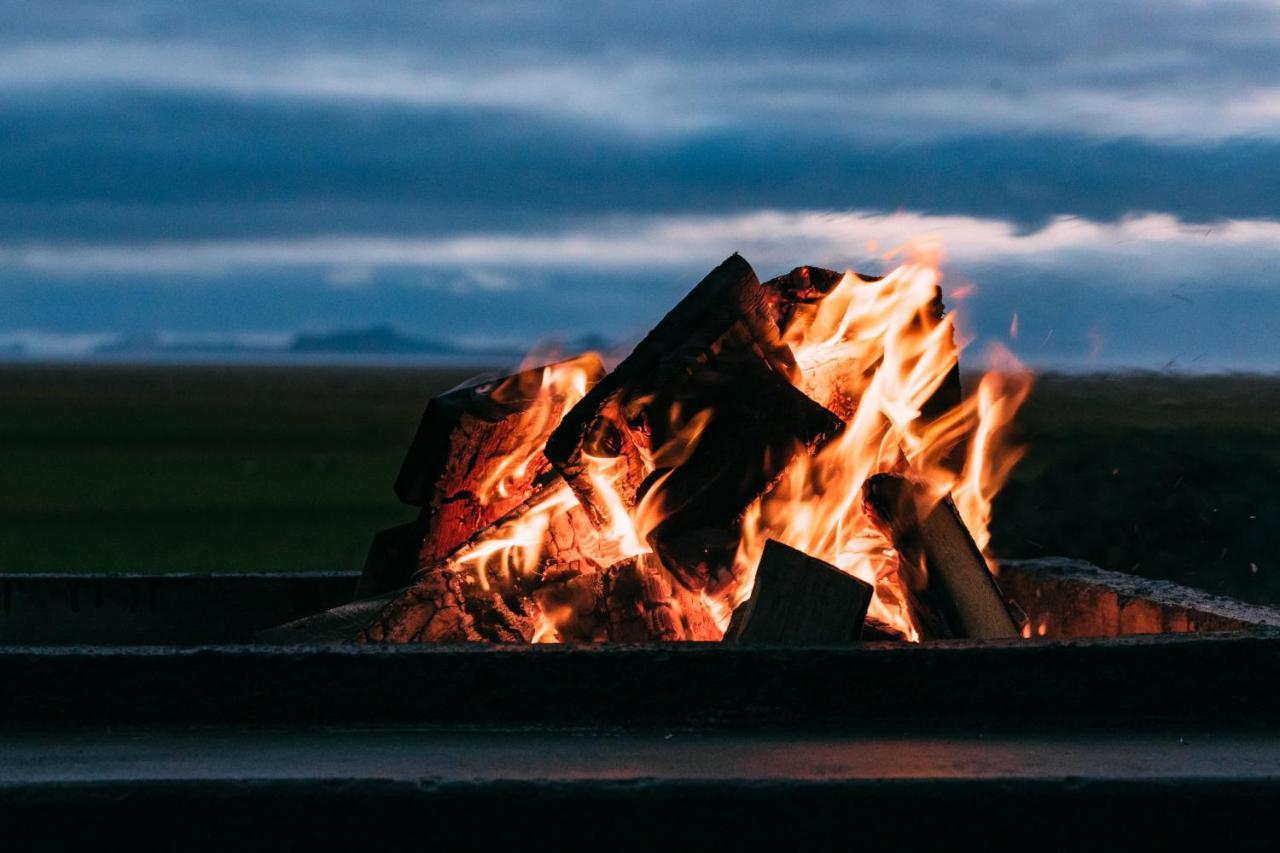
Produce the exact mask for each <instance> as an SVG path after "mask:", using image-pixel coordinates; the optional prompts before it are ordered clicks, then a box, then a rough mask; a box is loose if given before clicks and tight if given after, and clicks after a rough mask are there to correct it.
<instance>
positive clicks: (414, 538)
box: [355, 512, 427, 600]
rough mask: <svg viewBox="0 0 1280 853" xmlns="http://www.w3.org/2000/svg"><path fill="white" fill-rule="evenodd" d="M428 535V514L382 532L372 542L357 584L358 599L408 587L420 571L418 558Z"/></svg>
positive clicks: (356, 594) (420, 514)
mask: <svg viewBox="0 0 1280 853" xmlns="http://www.w3.org/2000/svg"><path fill="white" fill-rule="evenodd" d="M426 534H427V516H426V513H425V512H423V513H419V515H418V517H417V519H415V520H413V521H410V522H408V523H407V524H398V525H396V526H395V527H388V528H387V529H386V530H381V531H379V532H378V533H377V534H376V535H375V536H374V537H373V541H372V542H370V543H369V553H368V554H367V555H366V556H365V558H364V570H363V571H361V572H360V579H359V580H358V581H356V593H355V597H356V599H357V600H359V599H364V598H372V597H373V596H376V595H381V594H383V593H385V592H390V591H391V590H394V589H401V588H402V587H404V586H405V585H406V584H408V583H409V578H411V577H413V574H414V572H416V571H417V570H418V555H419V553H420V552H421V551H422V541H423V539H424V538H425V537H426Z"/></svg>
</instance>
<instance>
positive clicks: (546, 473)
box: [395, 354, 604, 565]
mask: <svg viewBox="0 0 1280 853" xmlns="http://www.w3.org/2000/svg"><path fill="white" fill-rule="evenodd" d="M568 370H579V371H581V373H582V375H583V376H584V377H585V379H586V384H587V386H588V387H590V386H591V385H593V384H594V383H596V382H598V381H599V380H600V378H601V377H602V376H604V365H603V364H602V363H601V362H600V359H599V358H598V357H597V356H595V355H594V354H588V355H584V356H579V357H578V358H575V359H570V360H568V361H562V362H559V363H557V364H553V365H547V366H545V367H538V368H533V369H530V370H524V371H521V372H519V373H516V374H514V375H511V376H505V377H500V378H480V379H477V380H471V381H469V382H467V383H465V384H463V385H461V386H459V387H457V388H454V389H453V390H451V391H449V392H447V393H445V394H442V395H440V396H439V397H436V398H435V399H433V400H432V401H431V402H430V403H428V404H427V408H426V411H425V412H424V413H423V416H422V422H421V423H420V424H419V426H418V431H417V434H416V435H415V436H414V439H413V443H412V444H411V445H410V447H409V451H408V453H407V455H406V456H405V459H404V463H403V465H402V466H401V468H400V475H399V476H398V477H397V478H396V483H395V489H396V494H397V495H398V496H399V497H400V499H401V500H402V501H404V502H405V503H408V504H411V505H414V506H421V507H423V510H424V514H425V516H426V530H425V534H424V545H423V549H422V555H421V560H420V564H421V565H430V564H432V563H434V562H435V561H436V560H439V559H441V558H443V557H445V556H447V555H449V554H451V553H452V552H453V551H454V550H455V549H457V548H458V547H459V546H460V545H462V544H463V543H464V542H466V541H467V539H469V538H470V537H472V536H473V535H474V534H475V533H476V532H477V531H479V530H482V529H484V528H485V527H487V526H489V525H490V524H492V523H493V522H494V521H496V520H497V519H499V518H501V517H502V516H504V515H506V514H507V513H509V512H510V511H511V510H513V509H515V508H516V507H518V506H519V505H520V504H521V503H522V502H524V501H525V500H526V499H527V498H529V497H530V496H531V495H532V494H534V493H535V492H537V491H538V490H539V489H540V488H541V487H542V486H544V485H545V484H546V482H547V481H548V480H549V479H550V478H551V466H550V463H549V462H548V461H547V459H546V457H545V456H544V455H543V452H542V447H543V445H544V444H545V442H546V439H547V437H548V436H549V435H550V434H551V431H552V430H553V429H554V428H555V426H556V424H557V423H559V421H560V417H561V415H562V414H563V413H564V408H565V402H566V400H565V394H564V393H563V389H560V393H557V389H556V388H555V387H552V386H549V385H548V384H547V383H546V382H545V381H544V380H545V378H546V377H547V375H548V371H557V372H562V371H568ZM499 484H501V488H499Z"/></svg>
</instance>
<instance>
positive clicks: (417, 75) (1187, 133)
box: [0, 0, 1280, 370]
mask: <svg viewBox="0 0 1280 853" xmlns="http://www.w3.org/2000/svg"><path fill="white" fill-rule="evenodd" d="M0 9H3V12H0V15H2V16H3V26H0V138H2V139H3V148H2V149H0V150H2V151H3V157H0V346H2V345H5V344H8V345H10V346H12V345H14V344H22V345H25V346H27V347H28V348H29V349H32V348H34V349H36V350H39V351H54V350H59V351H65V350H67V348H71V349H74V348H75V347H76V346H80V345H82V344H83V342H84V341H93V340H101V339H104V338H107V337H110V336H111V335H118V334H129V335H144V334H167V335H179V336H181V335H193V336H199V335H208V334H217V335H261V336H263V338H264V339H266V338H271V337H272V336H279V335H288V334H293V333H297V332H303V331H319V330H327V329H334V328H340V327H355V326H361V325H370V324H374V323H382V322H389V323H394V324H395V325H396V326H398V327H399V328H401V329H403V330H405V331H406V332H411V333H414V334H418V335H423V336H430V337H435V338H441V339H449V340H455V341H460V342H464V343H473V344H493V343H504V344H506V343H510V344H514V345H518V346H523V345H527V344H534V343H536V342H538V341H539V340H540V339H544V338H548V337H562V338H573V337H576V336H580V335H584V334H588V333H594V334H599V335H603V336H606V337H609V338H613V339H626V338H629V337H633V336H635V335H638V334H640V333H643V331H644V330H645V329H646V328H647V327H648V326H649V325H651V324H652V323H653V322H654V321H656V320H657V319H658V318H659V317H660V316H661V315H662V314H663V313H664V312H665V311H666V310H667V309H668V308H670V306H671V305H672V304H673V303H674V301H675V300H676V299H678V298H679V297H680V296H681V295H682V294H683V293H684V292H685V291H686V290H688V288H689V287H690V286H692V285H693V284H694V283H695V282H696V281H697V280H698V279H699V278H700V277H701V276H702V275H703V274H705V273H706V272H707V271H708V270H710V269H711V268H712V267H713V266H715V265H716V264H717V263H718V262H719V261H720V260H722V259H723V258H724V257H725V256H727V255H728V254H730V253H731V252H733V251H739V252H741V253H742V254H743V255H744V256H745V257H746V258H747V260H749V261H750V262H751V263H752V265H753V266H754V267H755V268H756V270H757V272H758V273H759V274H760V276H761V277H762V278H765V277H770V276H773V275H777V274H779V273H781V272H785V271H786V270H788V269H790V268H791V267H793V266H796V265H798V264H801V263H811V264H820V265H825V266H834V267H839V268H844V267H847V266H853V267H855V268H858V269H861V270H864V271H868V272H882V271H884V263H883V261H881V260H879V259H878V254H879V250H883V249H884V248H888V247H891V246H894V245H898V244H900V243H902V242H904V241H907V240H909V239H911V238H913V237H921V236H930V237H933V238H937V239H940V240H941V241H942V243H943V245H944V246H945V253H946V259H947V260H946V263H945V266H944V272H945V274H946V279H945V283H944V286H945V287H946V288H947V289H948V290H950V291H954V290H955V289H957V288H959V287H960V286H961V285H962V284H965V283H970V282H971V283H973V284H975V285H976V288H975V292H974V293H973V295H971V296H969V297H968V298H967V299H965V300H963V304H962V306H961V309H960V310H961V312H962V317H963V320H962V326H963V327H964V328H965V329H967V330H968V331H969V332H970V333H971V334H973V335H975V336H976V337H977V341H976V342H975V344H974V347H975V349H980V348H981V347H982V346H983V344H984V343H985V342H987V341H991V340H1006V339H1007V337H1008V330H1009V326H1010V321H1011V318H1012V315H1013V314H1014V313H1015V312H1017V314H1018V316H1019V329H1020V333H1019V336H1018V338H1017V340H1016V341H1014V342H1013V347H1014V349H1015V350H1016V351H1017V352H1018V353H1019V354H1020V355H1021V356H1022V357H1023V358H1024V359H1026V360H1028V361H1030V362H1031V363H1033V364H1044V365H1052V364H1073V365H1077V366H1089V365H1097V366H1098V367H1110V366H1117V365H1135V366H1145V367H1155V368H1162V367H1165V366H1168V365H1171V366H1173V367H1175V368H1185V369H1265V370H1274V369H1278V368H1280V346H1277V344H1276V343H1275V336H1276V327H1277V326H1280V272H1278V271H1277V270H1278V269H1280V4H1277V3H1275V2H1248V3H1235V2H1214V3H1208V2H1175V0H1151V2H1116V0H1081V2H1076V3H1030V2H992V0H982V2H973V3H968V2H961V3H946V4H919V5H918V6H915V7H911V6H907V5H906V4H903V3H901V2H884V3H865V2H864V3H832V4H820V3H815V4H803V5H802V4H796V3H794V2H792V3H773V4H760V3H753V4H743V3H740V2H732V3H729V2H724V3H661V4H653V3H636V4H626V5H624V4H616V5H615V4H609V5H605V6H602V7H599V8H588V7H587V6H586V5H585V4H581V3H563V4H554V3H538V4H525V3H512V4H501V3H484V2H465V3H458V4H447V3H444V4H427V3H405V4H395V3H359V2H355V0H346V2H321V0H306V1H305V2H298V3H284V2H272V3H259V2H245V3H239V2H220V3H203V4H187V3H164V2H127V0H118V2H113V3H109V4H103V3H84V4H77V3H71V2H57V1H56V0H54V2H50V0H44V2H39V3H36V2H33V3H18V2H12V0H10V2H4V3H3V4H2V5H0ZM869 241H874V243H875V244H876V245H877V246H878V247H879V249H878V250H877V251H871V250H870V249H869V248H868V243H869ZM1006 342H1007V341H1006Z"/></svg>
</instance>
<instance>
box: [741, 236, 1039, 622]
mask: <svg viewBox="0 0 1280 853" xmlns="http://www.w3.org/2000/svg"><path fill="white" fill-rule="evenodd" d="M940 282H941V275H940V273H939V270H938V267H937V263H936V260H935V259H933V258H930V257H928V256H922V257H919V258H916V259H913V260H911V261H909V262H907V263H905V264H903V265H901V266H899V267H898V268H896V269H895V270H893V271H892V272H890V273H889V274H888V275H886V276H885V277H884V278H883V279H881V280H879V281H876V282H870V283H868V282H865V281H863V280H861V279H859V278H857V277H856V276H854V275H852V274H846V275H845V276H844V278H843V279H842V280H841V281H840V282H839V284H838V285H836V287H835V288H833V289H832V291H831V292H830V294H829V295H827V296H826V297H825V298H824V299H823V300H822V301H821V302H820V303H819V304H818V305H817V306H816V307H814V309H813V310H812V311H811V312H810V316H808V317H805V318H801V322H797V323H795V324H793V326H792V328H791V329H790V330H789V333H788V335H787V338H786V341H785V342H786V343H787V344H788V345H789V346H790V347H791V349H792V351H793V352H794V354H795V357H796V362H797V364H798V365H799V368H800V372H801V382H800V384H801V387H802V388H803V390H805V391H806V392H807V393H808V394H809V395H810V396H812V397H813V398H814V399H815V400H817V401H818V402H820V403H823V404H824V405H826V406H828V408H831V409H833V411H837V412H841V413H842V414H843V413H844V412H845V411H848V412H849V413H850V415H849V417H848V426H847V428H846V430H845V431H844V432H843V433H842V434H841V435H840V437H839V438H838V439H837V440H836V441H834V442H832V443H831V444H829V445H828V446H827V447H825V448H824V449H823V450H822V451H821V452H820V453H818V454H817V455H816V456H813V457H800V458H798V459H797V460H796V462H795V463H793V464H792V466H791V467H790V469H789V470H788V472H787V475H786V477H785V479H784V480H783V482H782V483H781V484H779V486H778V487H777V488H775V489H774V490H773V491H772V492H771V493H770V494H768V495H766V496H765V497H764V498H763V499H762V500H761V501H760V502H758V503H757V504H756V505H755V506H753V507H752V508H751V510H749V512H748V514H747V518H746V519H745V522H744V525H743V535H742V540H741V543H740V545H739V548H738V553H737V556H736V559H735V575H736V576H737V577H739V578H741V579H742V583H741V584H740V585H739V586H738V587H737V588H736V589H735V590H732V591H731V593H730V594H729V600H730V602H731V603H732V604H737V603H739V602H740V601H742V600H743V599H745V598H746V596H747V595H748V594H749V593H750V589H751V583H752V580H753V578H754V572H755V566H756V564H757V563H758V562H759V559H760V553H761V551H762V550H763V548H764V543H765V541H766V540H767V539H770V538H773V539H777V540H779V541H780V542H782V543H783V544H786V545H790V546H792V547H794V548H798V549H799V550H802V551H804V552H806V553H808V554H811V555H812V556H815V557H818V558H819V559H822V560H826V561H827V562H829V563H831V564H832V565H834V566H836V567H837V568H839V569H841V570H842V571H844V572H847V573H849V574H851V575H854V576H855V577H858V578H860V579H862V580H864V581H866V582H867V583H870V584H872V586H874V587H875V592H876V594H875V598H874V599H873V601H872V604H871V608H870V610H869V612H868V618H869V619H871V620H874V621H875V622H878V623H880V624H881V625H882V626H884V627H885V628H888V629H890V630H891V631H893V632H895V633H898V634H901V635H902V636H905V637H906V638H908V639H912V640H915V639H918V636H919V634H918V631H917V628H916V625H915V624H914V622H913V620H912V617H911V615H910V612H909V610H908V608H907V604H906V600H905V597H904V594H903V590H902V587H901V585H900V583H899V581H898V577H897V570H898V565H897V555H896V553H895V552H894V549H893V546H892V544H891V543H890V542H889V541H888V540H887V539H886V538H885V537H884V535H883V534H882V533H881V532H880V530H879V529H878V528H877V527H876V526H875V525H874V524H873V523H872V520H871V518H870V516H869V514H868V513H867V511H866V509H865V508H864V506H863V502H862V486H863V483H864V482H865V481H866V479H867V478H868V477H870V476H871V475H872V474H876V473H879V472H882V471H893V472H896V473H901V474H906V475H908V476H911V477H912V478H914V479H918V480H921V481H923V482H926V483H928V484H929V487H930V491H931V492H932V494H933V495H934V496H935V497H936V498H937V499H938V500H941V499H942V498H943V497H944V496H946V495H947V494H948V493H951V494H952V496H953V498H954V500H955V502H956V505H957V508H958V509H959V511H960V513H961V517H962V518H963V519H964V521H965V523H966V525H967V526H968V527H969V530H970V532H971V533H972V534H973V536H974V539H975V541H976V542H977V544H978V546H979V547H980V548H984V549H985V547H986V545H987V543H988V542H989V540H990V534H989V531H988V523H989V521H990V517H991V501H992V499H993V498H994V496H995V494H996V493H997V492H998V491H999V489H1000V487H1001V486H1002V485H1003V484H1004V482H1005V480H1006V479H1007V477H1008V475H1009V473H1010V471H1011V469H1012V467H1013V465H1014V463H1016V461H1017V459H1018V456H1019V454H1018V452H1017V451H1016V450H1012V449H1010V448H1008V447H1007V446H1006V445H1005V444H1004V442H1003V441H1002V440H1001V439H1002V438H1003V430H1004V427H1005V426H1007V425H1008V424H1009V422H1010V421H1011V420H1012V418H1013V415H1014V413H1015V412H1016V411H1017V408H1018V405H1019V404H1020V403H1021V402H1022V400H1023V399H1024V398H1025V397H1026V394H1027V392H1028V391H1029V390H1030V381H1029V375H1028V374H1027V373H1026V372H1025V371H1024V370H1022V369H1021V367H1020V366H1019V365H1017V363H1016V361H1015V360H1014V359H1013V357H1012V355H1008V354H1004V355H1002V357H1001V360H1002V364H1001V368H1002V369H1001V372H997V373H990V374H988V375H987V376H985V377H984V378H983V380H982V382H981V383H980V385H979V389H978V393H977V394H976V395H973V396H970V397H969V398H967V399H965V400H963V401H961V402H960V403H959V404H958V405H956V406H954V407H952V408H950V409H949V410H947V411H945V412H942V413H940V414H937V415H936V416H935V417H934V418H932V419H929V418H926V417H925V413H924V409H925V407H926V404H927V403H928V401H930V400H931V399H932V398H933V397H934V395H935V393H937V392H938V391H939V389H940V388H941V387H942V386H943V384H944V382H946V381H947V378H948V375H949V374H950V373H951V372H952V371H953V370H955V369H956V367H957V364H958V359H959V349H960V348H959V347H958V346H957V345H956V343H955V329H954V326H953V320H952V318H951V316H950V315H948V316H945V317H943V316H939V313H938V311H937V309H936V305H937V302H936V300H937V294H938V287H939V284H940ZM966 441H967V444H968V446H967V452H966V453H965V455H964V462H963V466H962V467H959V469H958V470H957V467H958V466H957V465H956V463H955V457H956V454H957V452H958V451H959V450H961V449H962V448H963V447H964V445H965V443H966Z"/></svg>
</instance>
